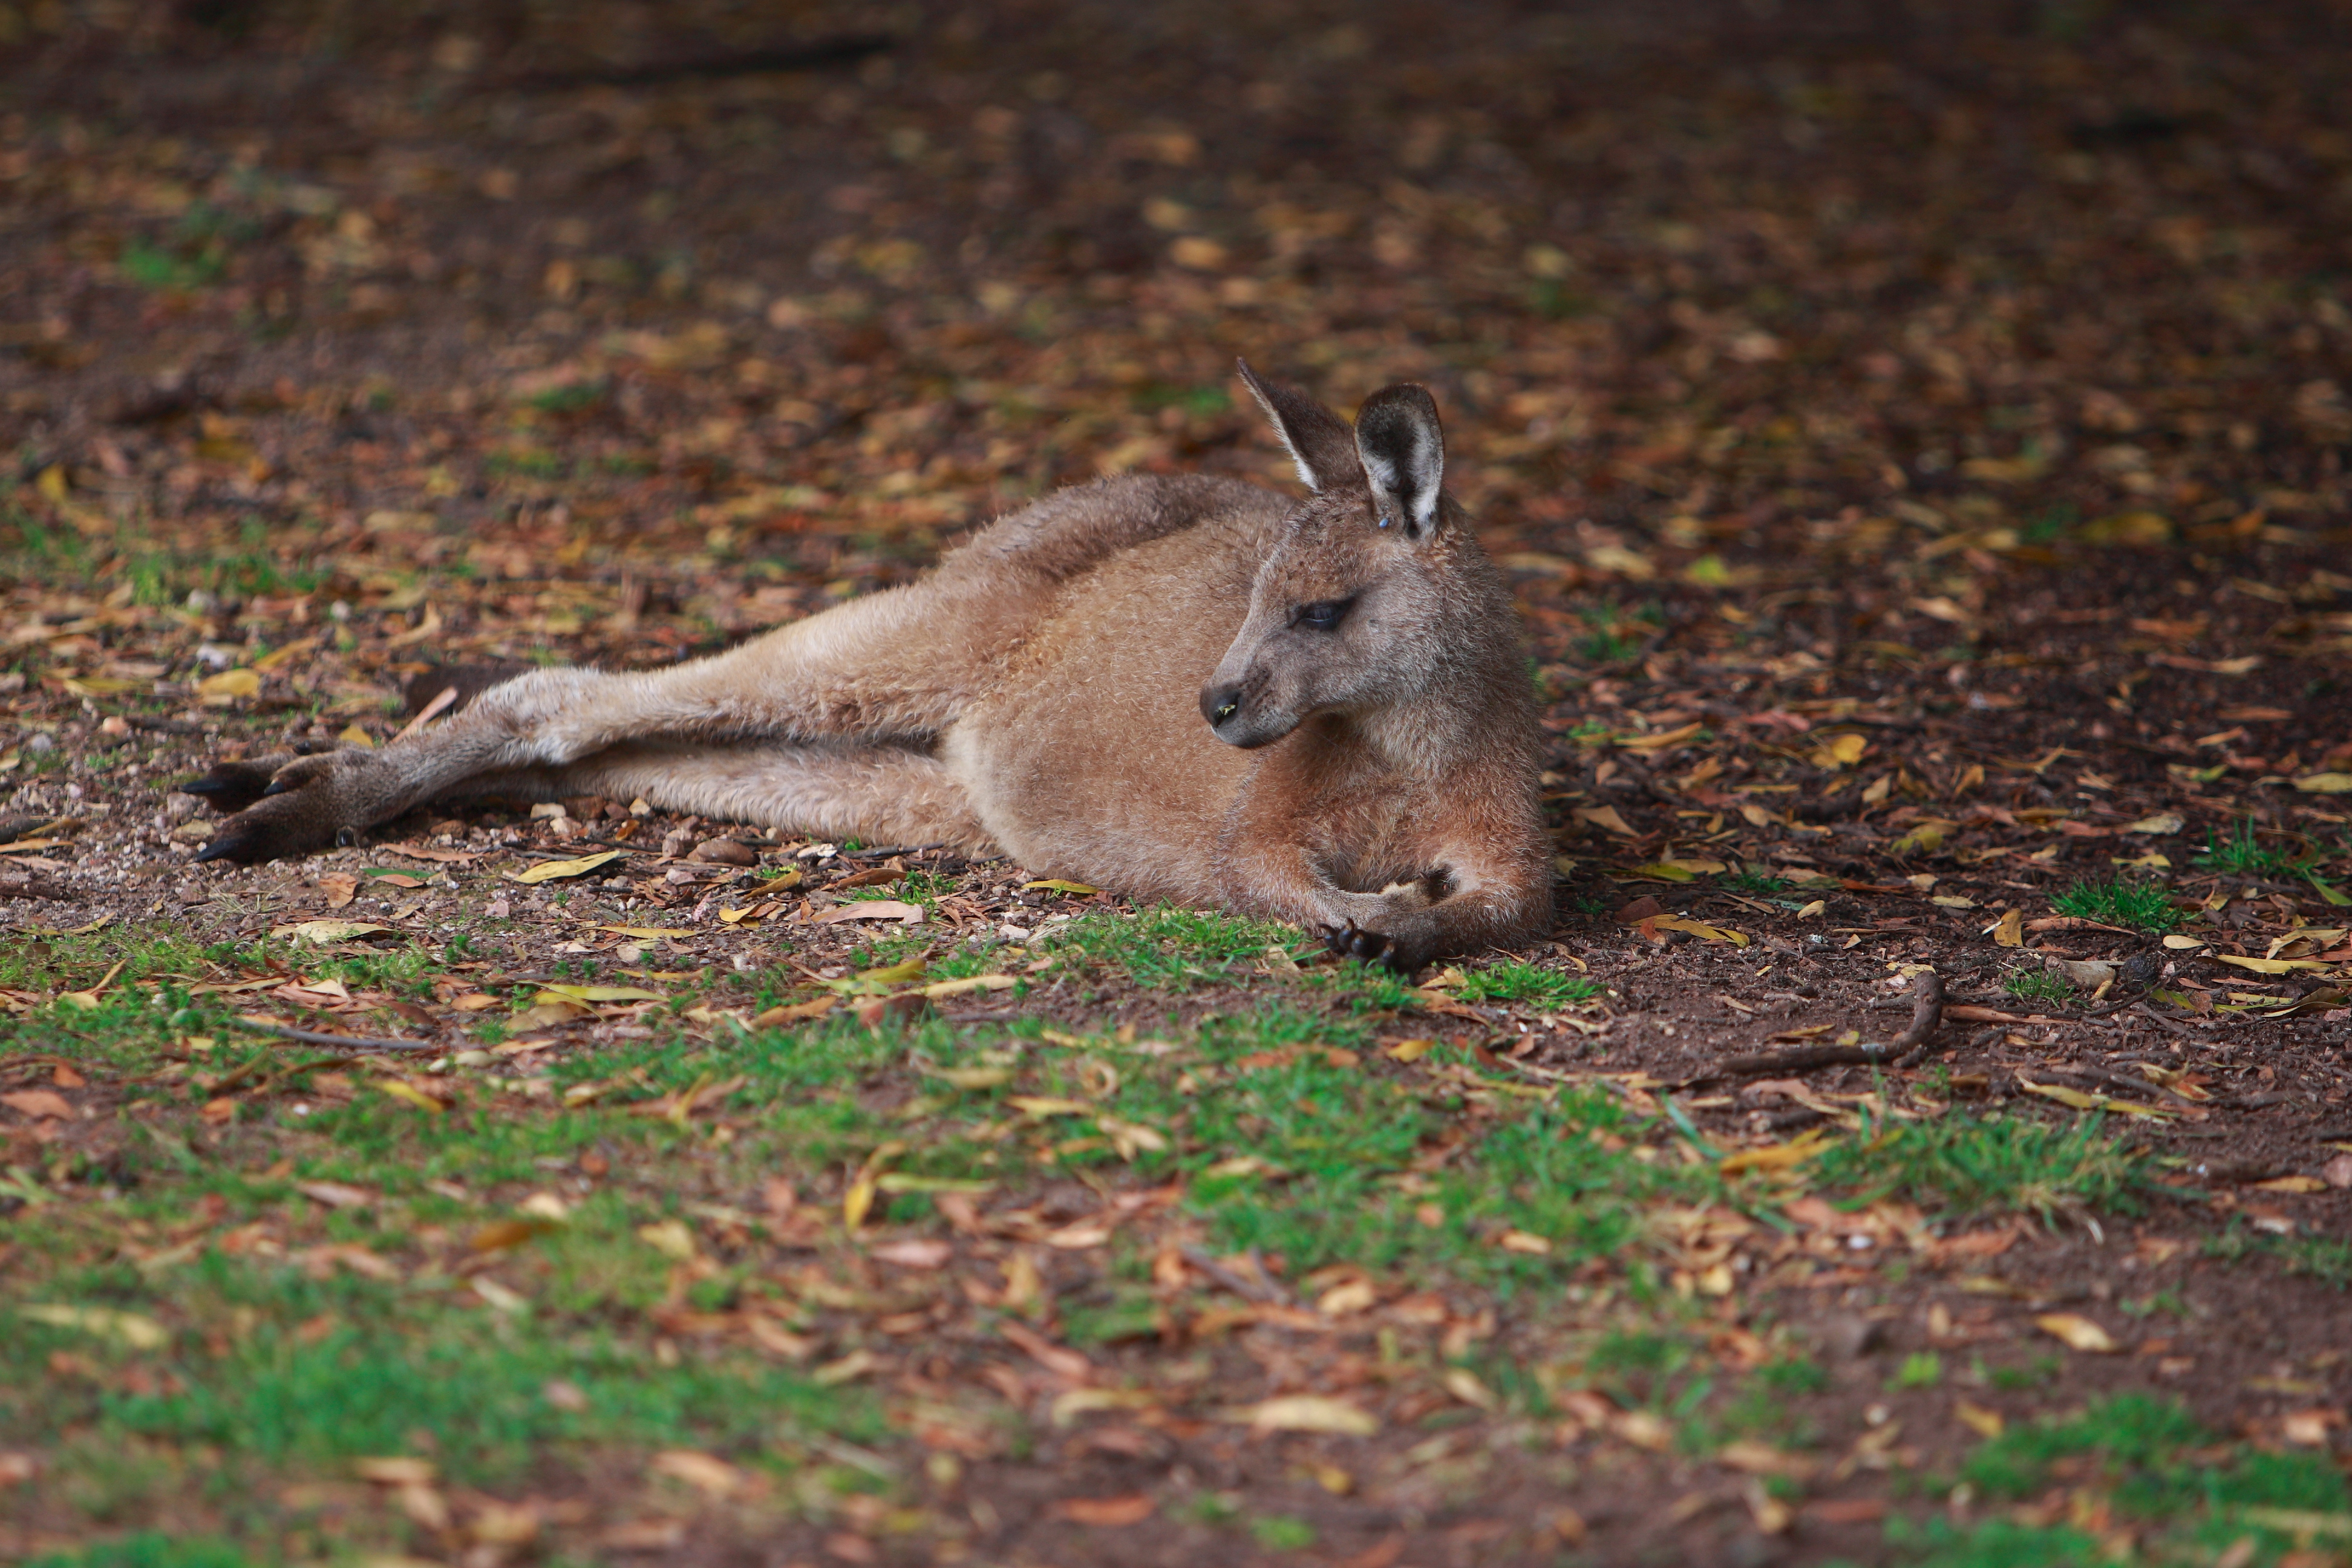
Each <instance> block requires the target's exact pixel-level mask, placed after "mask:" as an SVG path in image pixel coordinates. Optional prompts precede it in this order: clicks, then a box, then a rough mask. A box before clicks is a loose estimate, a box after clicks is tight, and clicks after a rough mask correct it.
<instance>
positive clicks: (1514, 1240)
mask: <svg viewBox="0 0 2352 1568" xmlns="http://www.w3.org/2000/svg"><path fill="white" fill-rule="evenodd" d="M1502 1248H1503V1250H1504V1251H1506V1252H1525V1253H1528V1254H1529V1255H1531V1256H1534V1257H1538V1258H1540V1257H1542V1256H1543V1255H1544V1254H1545V1253H1548V1252H1549V1251H1550V1250H1551V1243H1550V1242H1549V1241H1546V1240H1545V1239H1544V1238H1543V1237H1540V1236H1537V1235H1535V1234H1534V1233H1533V1232H1531V1231H1525V1230H1507V1231H1505V1232H1504V1233H1503V1239H1502Z"/></svg>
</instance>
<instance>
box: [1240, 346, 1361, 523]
mask: <svg viewBox="0 0 2352 1568" xmlns="http://www.w3.org/2000/svg"><path fill="white" fill-rule="evenodd" d="M1234 363H1235V364H1237V365H1238V366H1240V368H1241V373H1242V384H1244V385H1245V386H1247V387H1248V388H1249V389H1250V395H1251V396H1253V397H1255V398H1256V399H1257V405H1258V406H1259V407H1260V408H1263V409H1265V416H1266V418H1267V419H1268V420H1270V421H1272V422H1273V425H1274V433H1275V434H1276V435H1277V436H1279V437H1282V444H1283V445H1284V446H1285V447H1288V448H1289V449H1290V460H1291V461H1292V462H1293V463H1296V464H1297V466H1298V478H1299V479H1300V481H1301V482H1303V483H1304V484H1305V485H1306V486H1307V489H1310V490H1315V491H1318V493H1319V492H1320V491H1323V490H1328V489H1330V488H1331V487H1332V486H1333V485H1338V484H1345V483H1347V482H1348V481H1349V479H1354V478H1355V477H1356V453H1355V443H1354V442H1353V441H1351V440H1349V438H1348V426H1347V422H1346V421H1345V420H1343V419H1341V418H1340V417H1339V416H1338V415H1336V414H1334V413H1332V412H1331V411H1330V410H1329V409H1328V408H1326V407H1324V406H1323V405H1321V404H1319V403H1318V402H1316V401H1315V399H1313V398H1312V397H1309V396H1308V395H1307V394H1305V393H1303V392H1301V391H1299V390H1298V389H1297V387H1295V386H1285V385H1284V384H1282V383H1280V382H1266V381H1260V380H1259V379H1258V378H1257V373H1256V372H1255V371H1254V370H1252V369H1250V367H1249V362H1248V361H1247V360H1236V361H1234Z"/></svg>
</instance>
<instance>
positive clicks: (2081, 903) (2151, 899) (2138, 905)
mask: <svg viewBox="0 0 2352 1568" xmlns="http://www.w3.org/2000/svg"><path fill="white" fill-rule="evenodd" d="M2050 907H2051V908H2052V909H2053V910H2057V911H2058V912H2059V913H2060V914H2062V915H2073V916H2074V917H2075V918H2076V919H2077V920H2086V921H2098V922H2099V923H2100V924H2102V925H2111V926H2128V927H2130V928H2131V929H2132V930H2134V931H2147V932H2148V933H2149V934H2150V935H2160V934H2161V933H2163V932H2165V931H2170V930H2171V929H2172V928H2173V927H2174V926H2177V925H2179V923H2180V911H2179V910H2176V909H2174V908H2173V907H2172V899H2171V897H2170V895H2168V893H2166V892H2165V890H2164V889H2162V888H2159V887H2157V886H2155V885H2154V884H2153V883H2148V882H2133V881H2126V879H2123V878H2121V877H2105V878H2088V879H2084V880H2083V881H2079V882H2077V883H2075V884H2074V886H2073V887H2071V888H2068V889H2066V890H2065V891H2064V892H2062V893H2060V894H2059V895H2058V896H2057V897H2056V898H2054V899H2052V900H2050Z"/></svg>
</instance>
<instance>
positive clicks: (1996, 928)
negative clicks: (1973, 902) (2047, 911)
mask: <svg viewBox="0 0 2352 1568" xmlns="http://www.w3.org/2000/svg"><path fill="white" fill-rule="evenodd" d="M1987 929H1988V930H1990V931H1991V932H1992V940H1993V942H1995V944H1996V945H1998V946H2001V947H2023V946H2024V945H2025V911H2024V910H2010V911H2009V912H2008V913H2007V914H2005V915H2003V916H2001V917H2000V920H1998V921H1995V922H1993V924H1992V925H1991V926H1990V927H1988V928H1987Z"/></svg>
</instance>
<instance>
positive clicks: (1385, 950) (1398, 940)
mask: <svg viewBox="0 0 2352 1568" xmlns="http://www.w3.org/2000/svg"><path fill="white" fill-rule="evenodd" d="M1323 940H1324V942H1325V943H1326V944H1327V945H1328V946H1329V948H1330V949H1331V951H1332V952H1334V953H1337V954H1338V955H1339V957H1341V958H1352V959H1355V960H1357V961H1358V962H1360V963H1377V964H1380V965H1381V966H1382V967H1383V968H1387V969H1391V970H1393V971H1395V972H1396V973H1399V974H1403V975H1411V974H1412V973H1413V972H1414V971H1416V970H1419V969H1421V968H1423V967H1424V966H1425V965H1427V963H1429V960H1430V956H1431V948H1430V943H1429V942H1427V941H1426V940H1425V939H1419V938H1415V937H1412V936H1409V935H1403V934H1399V933H1395V932H1390V931H1367V930H1365V929H1364V928H1363V927H1362V926H1360V925H1358V924H1357V923H1356V922H1355V921H1341V922H1340V923H1339V924H1338V925H1336V926H1327V927H1325V928H1324V931H1323Z"/></svg>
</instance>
